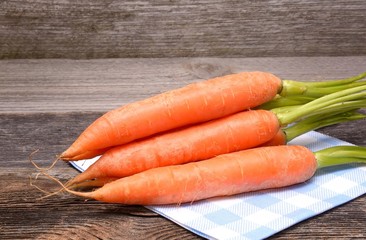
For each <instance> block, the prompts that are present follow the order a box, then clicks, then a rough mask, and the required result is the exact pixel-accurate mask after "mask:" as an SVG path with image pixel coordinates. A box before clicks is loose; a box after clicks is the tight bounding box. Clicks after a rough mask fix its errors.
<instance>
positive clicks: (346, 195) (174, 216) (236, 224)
mask: <svg viewBox="0 0 366 240" xmlns="http://www.w3.org/2000/svg"><path fill="white" fill-rule="evenodd" d="M290 144H298V145H303V146H306V147H308V148H310V149H311V150H312V151H317V150H320V149H324V148H328V147H331V146H336V145H350V144H349V143H346V142H343V141H341V140H338V139H335V138H332V137H329V136H326V135H323V134H320V133H318V132H314V131H313V132H309V133H307V134H304V135H302V136H300V137H298V138H296V139H294V140H293V141H291V142H290ZM92 161H95V159H94V160H87V161H85V162H84V161H79V162H73V163H72V164H73V165H74V166H75V167H76V168H77V169H79V170H80V171H83V170H85V169H86V167H88V166H89V164H90V163H91V162H92ZM364 193H366V166H365V165H360V164H349V165H343V166H337V167H329V168H324V169H321V170H319V171H318V172H317V173H316V175H315V176H314V177H313V178H312V179H311V180H309V181H307V182H305V183H302V184H298V185H295V186H291V187H286V188H281V189H273V190H265V191H259V192H251V193H244V194H239V195H236V196H232V197H221V198H213V199H209V200H203V201H198V202H194V203H192V204H182V205H180V206H177V205H166V206H146V207H147V208H148V209H151V210H152V211H154V212H157V213H159V214H161V215H162V216H164V217H166V218H168V219H170V220H171V221H173V222H175V223H177V224H179V225H180V226H182V227H184V228H186V229H188V230H190V231H192V232H194V233H196V234H198V235H200V236H202V237H205V238H208V239H263V238H266V237H269V236H271V235H273V234H275V233H277V232H279V231H281V230H283V229H285V228H288V227H290V226H291V225H294V224H296V223H298V222H301V221H303V220H305V219H307V218H310V217H313V216H315V215H317V214H320V213H322V212H324V211H327V210H329V209H331V208H334V207H336V206H338V205H340V204H343V203H346V202H348V201H350V200H352V199H354V198H356V197H358V196H361V195H363V194H364Z"/></svg>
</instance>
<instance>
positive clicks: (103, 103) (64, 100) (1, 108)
mask: <svg viewBox="0 0 366 240" xmlns="http://www.w3.org/2000/svg"><path fill="white" fill-rule="evenodd" d="M255 70H261V71H269V72H272V73H274V74H276V75H278V76H279V77H281V78H286V79H298V80H307V79H310V80H324V79H336V78H343V77H349V76H352V75H356V74H359V73H361V72H364V71H366V56H353V57H295V58H292V57H290V58H172V59H170V58H167V59H164V58H158V59H101V60H58V59H54V60H50V59H47V60H2V61H0V112H3V113H5V112H10V113H11V112H12V113H14V112H19V113H25V112H65V111H107V110H109V109H112V108H115V107H117V106H120V105H122V104H126V103H128V102H132V101H136V100H139V99H142V98H146V97H149V96H152V95H154V94H158V93H160V92H163V91H166V90H169V89H173V88H177V87H180V86H183V85H186V84H188V83H191V82H194V81H198V80H202V79H207V78H210V77H215V76H220V75H224V74H229V73H233V72H239V71H255Z"/></svg>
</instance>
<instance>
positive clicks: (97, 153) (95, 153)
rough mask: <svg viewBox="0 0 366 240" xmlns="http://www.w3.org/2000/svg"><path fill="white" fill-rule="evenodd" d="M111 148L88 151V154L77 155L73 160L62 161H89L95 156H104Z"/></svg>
mask: <svg viewBox="0 0 366 240" xmlns="http://www.w3.org/2000/svg"><path fill="white" fill-rule="evenodd" d="M111 148H112V147H108V148H102V149H96V150H91V151H86V152H83V153H81V154H79V155H76V156H74V157H71V158H63V159H62V160H65V161H78V160H83V159H89V158H93V157H95V156H100V155H102V154H104V153H105V152H107V151H108V150H109V149H111Z"/></svg>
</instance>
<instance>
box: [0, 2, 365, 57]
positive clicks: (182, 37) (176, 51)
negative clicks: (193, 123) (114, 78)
mask: <svg viewBox="0 0 366 240" xmlns="http://www.w3.org/2000/svg"><path fill="white" fill-rule="evenodd" d="M365 10H366V2H365V1H364V0H349V1H345V0H323V1H316V0H307V1H303V0H292V1H289V0H265V1H251V0H244V1H240V0H230V1H224V0H218V1H207V0H198V1H193V0H184V1H175V0H158V1H146V0H141V1H133V0H128V1H122V0H119V1H118V0H108V1H97V0H92V1H86V0H76V1H63V0H54V1H47V0H34V1H26V0H2V1H0V59H4V58H10V59H14V58H74V59H80V58H82V59H91V58H126V57H258V56H272V57H273V56H282V57H284V56H344V55H365V53H366V45H365V42H366V21H365Z"/></svg>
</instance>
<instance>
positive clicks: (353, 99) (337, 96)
mask: <svg viewBox="0 0 366 240" xmlns="http://www.w3.org/2000/svg"><path fill="white" fill-rule="evenodd" d="M365 90H366V85H365V86H358V87H353V88H350V89H346V90H342V91H339V92H335V93H332V94H328V95H325V96H323V97H320V98H317V99H315V100H313V101H311V102H309V103H306V104H304V105H300V106H288V107H282V108H275V109H272V110H271V111H272V112H274V113H275V114H276V115H277V117H278V119H279V121H280V123H281V125H282V126H287V125H289V124H291V123H294V122H295V121H297V120H299V119H301V118H304V117H309V116H312V115H315V114H318V115H319V114H327V113H330V112H337V111H344V110H345V109H349V110H350V109H352V108H353V109H355V108H358V107H357V106H364V105H365V100H366V92H365Z"/></svg>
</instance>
